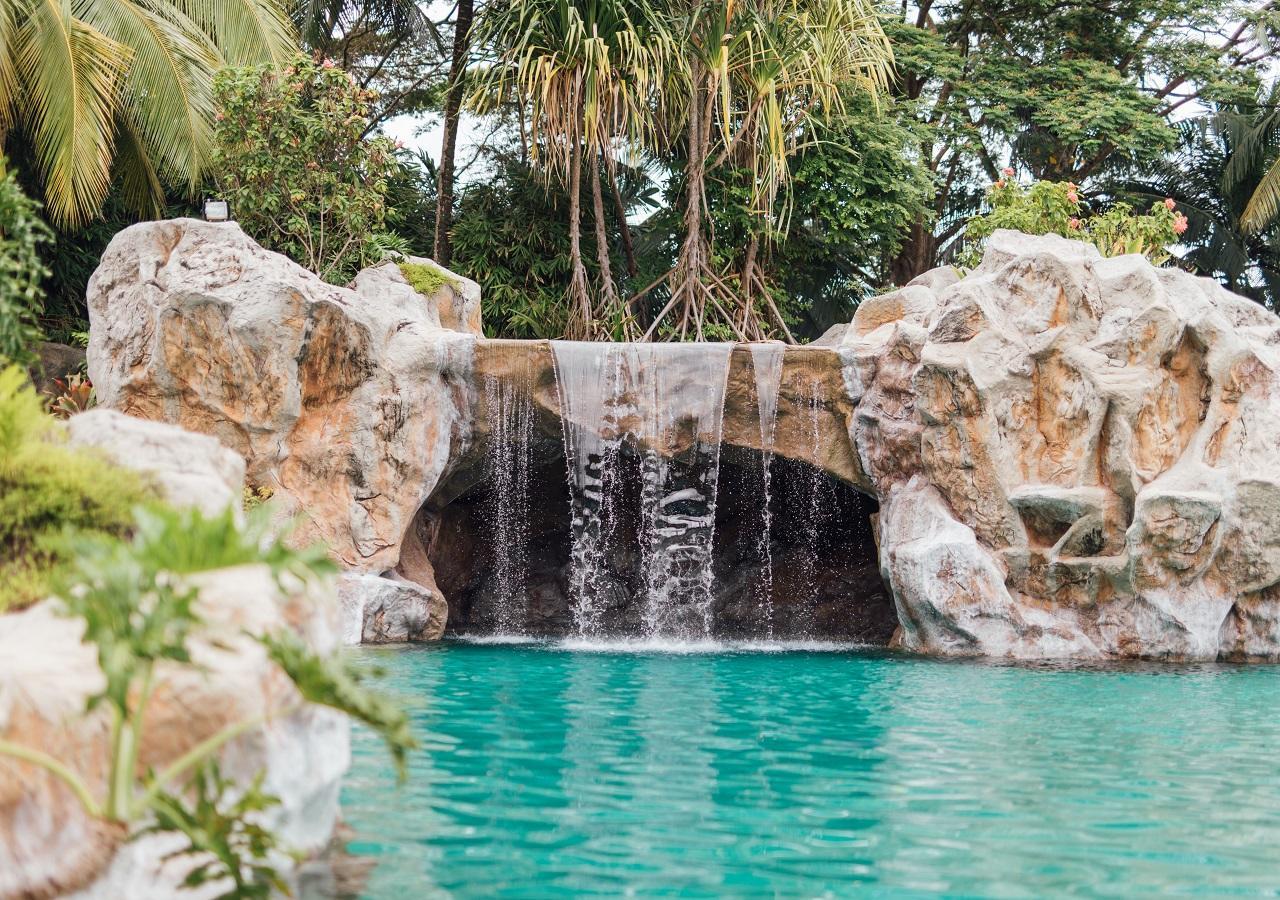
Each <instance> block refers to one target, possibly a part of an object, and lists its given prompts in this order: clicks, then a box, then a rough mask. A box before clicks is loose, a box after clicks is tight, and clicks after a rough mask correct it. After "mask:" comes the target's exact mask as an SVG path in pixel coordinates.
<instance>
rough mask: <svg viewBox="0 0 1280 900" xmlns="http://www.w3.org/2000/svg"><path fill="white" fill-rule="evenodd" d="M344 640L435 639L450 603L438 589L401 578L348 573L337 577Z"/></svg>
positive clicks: (354, 642) (395, 640)
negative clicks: (433, 589) (434, 589)
mask: <svg viewBox="0 0 1280 900" xmlns="http://www.w3.org/2000/svg"><path fill="white" fill-rule="evenodd" d="M338 603H339V606H340V607H341V610H342V640H343V643H346V644H359V643H365V644H398V643H404V642H411V641H438V640H439V639H440V638H441V637H442V636H443V635H444V626H445V622H446V620H447V619H448V617H449V606H448V604H447V603H445V601H444V597H442V596H440V592H439V591H432V590H428V589H427V588H425V587H422V586H421V585H418V584H414V583H413V582H412V581H408V580H406V579H404V578H384V577H382V576H379V575H361V574H358V573H348V574H346V575H343V576H342V577H341V578H340V579H339V581H338Z"/></svg>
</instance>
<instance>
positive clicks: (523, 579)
mask: <svg viewBox="0 0 1280 900" xmlns="http://www.w3.org/2000/svg"><path fill="white" fill-rule="evenodd" d="M530 391H531V385H530V378H529V375H528V373H525V377H524V378H521V379H510V378H498V377H497V376H494V375H489V376H487V377H486V378H485V403H486V405H487V408H488V416H489V422H490V423H491V426H490V427H491V428H492V436H491V438H490V440H489V445H488V454H487V457H486V460H485V469H486V476H487V479H488V484H489V485H490V491H489V504H490V509H489V514H488V521H489V522H490V523H491V528H492V535H491V540H492V544H491V545H490V546H492V547H493V548H494V549H495V550H496V551H497V552H495V553H494V554H493V562H492V565H493V570H492V571H493V575H492V577H493V583H494V586H495V588H496V593H497V597H496V598H495V599H496V601H497V609H496V613H497V615H496V622H495V626H496V629H497V631H498V633H500V634H514V633H517V632H518V631H520V629H521V627H522V625H523V623H524V619H525V615H526V610H527V607H528V597H527V595H526V589H527V582H528V562H529V560H528V549H527V548H528V543H529V540H528V539H529V535H528V528H529V469H530V455H531V445H532V443H533V400H532V397H531V395H530Z"/></svg>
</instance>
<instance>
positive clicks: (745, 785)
mask: <svg viewBox="0 0 1280 900" xmlns="http://www.w3.org/2000/svg"><path fill="white" fill-rule="evenodd" d="M622 649H623V650H624V651H625V652H605V651H601V650H599V648H596V649H595V650H594V651H593V652H583V651H581V650H569V649H566V648H564V647H563V646H555V645H509V646H495V645H482V644H464V643H460V642H458V643H446V644H444V645H440V646H435V647H429V648H423V649H412V650H373V649H363V650H359V651H356V652H358V653H360V654H361V655H362V656H364V657H367V658H369V659H370V660H372V661H375V662H376V663H378V664H380V665H382V666H384V667H386V668H387V669H388V670H389V681H388V686H389V687H390V689H392V690H394V691H395V692H396V693H397V694H399V695H400V696H402V697H403V698H405V699H406V702H408V703H410V704H411V706H412V708H413V718H414V727H415V731H416V733H417V734H418V735H419V738H420V740H422V742H423V748H422V750H421V751H420V752H418V753H417V754H415V756H414V758H413V761H412V765H411V775H410V779H409V781H408V783H407V784H405V785H404V786H402V787H397V785H396V781H395V775H394V772H393V771H392V768H391V766H390V764H389V761H388V760H387V758H386V755H385V753H384V752H383V751H382V749H381V747H380V746H379V745H378V744H377V743H376V741H375V740H374V739H373V738H372V737H370V736H369V735H367V734H365V733H363V732H362V733H360V734H358V735H357V738H356V741H355V748H354V749H355V763H354V767H353V769H352V772H351V774H350V776H349V778H348V781H347V785H346V789H345V791H344V796H343V802H344V814H345V816H346V818H347V821H348V823H349V824H350V826H351V827H352V828H353V830H354V833H355V837H354V838H353V839H352V840H351V841H350V843H349V845H348V846H349V849H350V851H351V852H353V853H356V854H361V855H368V856H370V857H372V858H373V859H375V860H376V862H377V865H376V866H375V868H374V870H373V871H372V873H371V875H370V877H369V880H368V883H367V885H366V887H365V892H364V894H363V895H364V896H366V897H370V898H379V900H381V898H392V897H420V896H445V895H453V896H466V897H489V896H512V897H529V896H538V897H541V896H571V895H581V894H593V893H594V894H604V895H615V894H620V893H623V892H627V891H632V892H635V893H639V894H654V893H672V892H679V893H682V894H685V895H690V896H760V895H782V896H823V895H828V896H842V895H848V894H850V893H859V892H861V893H866V894H874V895H877V896H885V895H888V896H928V895H933V894H937V893H946V894H951V895H969V896H1044V895H1047V894H1062V893H1067V892H1074V893H1076V894H1080V895H1086V896H1091V895H1098V896H1101V895H1123V896H1133V895H1151V894H1155V893H1160V892H1165V891H1169V890H1186V891H1191V892H1199V893H1206V892H1207V893H1220V892H1236V893H1239V892H1245V893H1257V892H1267V893H1272V892H1274V891H1275V890H1276V889H1277V888H1278V887H1280V866H1277V864H1276V862H1277V859H1278V858H1280V857H1278V854H1280V850H1278V849H1277V848H1278V847H1280V776H1278V775H1277V766H1276V763H1275V752H1274V748H1275V746H1276V744H1277V740H1278V739H1280V716H1277V712H1278V710H1277V699H1278V698H1280V693H1278V689H1280V670H1278V669H1273V668H1267V667H1259V668H1233V667H1217V666H1198V667H1184V668H1181V669H1178V670H1170V669H1160V668H1156V667H1143V668H1135V667H1129V668H1124V669H1095V670H1083V669H1071V668H1063V667H1043V668H1027V667H1013V666H993V665H981V664H957V663H935V662H929V661H923V660H916V659H909V658H903V657H896V656H892V655H885V654H879V655H877V654H866V653H856V652H851V651H846V652H800V651H793V652H787V653H754V652H745V651H743V650H741V649H724V648H717V649H713V650H709V651H708V652H684V653H676V654H671V653H654V652H652V651H647V652H646V651H643V650H641V649H640V648H636V647H634V646H629V647H626V648H622ZM685 649H686V650H689V649H690V648H685ZM824 649H827V650H830V648H824Z"/></svg>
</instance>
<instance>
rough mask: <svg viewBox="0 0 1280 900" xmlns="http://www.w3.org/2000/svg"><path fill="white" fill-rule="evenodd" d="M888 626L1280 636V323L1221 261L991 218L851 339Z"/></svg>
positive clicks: (921, 633)
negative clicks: (1104, 254) (957, 262)
mask: <svg viewBox="0 0 1280 900" xmlns="http://www.w3.org/2000/svg"><path fill="white" fill-rule="evenodd" d="M840 352H841V353H842V354H843V355H844V357H845V359H846V361H847V368H846V371H847V378H848V382H849V385H850V394H851V396H852V399H853V400H854V402H855V403H856V404H857V406H856V412H855V416H854V420H853V424H852V428H851V431H852V438H853V443H854V445H855V446H856V448H857V450H858V454H859V458H860V461H861V466H862V469H863V472H864V477H865V485H864V486H865V488H866V489H868V490H870V491H872V492H874V493H875V494H876V496H878V497H879V498H880V500H881V504H882V506H881V513H880V516H879V544H880V550H881V568H882V571H883V573H884V576H885V579H886V580H887V581H888V583H889V585H890V586H891V588H892V589H893V593H894V595H895V598H896V601H897V607H898V614H899V620H900V630H899V633H898V638H897V640H898V643H899V644H900V645H901V646H902V647H904V648H907V649H910V650H918V651H922V652H927V653H944V654H986V655H995V656H1012V657H1022V658H1039V657H1067V656H1070V657H1081V658H1088V657H1130V656H1142V657H1171V658H1188V659H1215V658H1225V659H1236V658H1254V657H1268V658H1273V657H1276V656H1278V655H1280V629H1278V628H1277V624H1278V623H1280V468H1277V463H1278V462H1280V379H1278V377H1277V367H1278V366H1280V320H1278V319H1277V318H1276V317H1275V316H1274V315H1272V314H1271V313H1269V312H1267V311H1266V310H1265V309H1263V308H1262V307H1260V306H1258V305H1257V304H1255V303H1253V302H1250V301H1248V300H1246V299H1243V298H1241V297H1237V296H1235V295H1233V294H1230V293H1228V292H1227V291H1225V290H1224V289H1222V288H1221V287H1220V286H1219V285H1218V284H1217V283H1216V282H1214V281H1212V280H1209V279H1204V278H1196V277H1194V276H1192V275H1189V274H1187V273H1185V272H1182V271H1179V270H1176V269H1157V268H1155V267H1153V266H1151V265H1150V264H1149V263H1148V262H1147V261H1146V260H1145V259H1144V258H1142V257H1140V256H1122V257H1118V258H1114V259H1103V258H1101V257H1100V256H1099V254H1098V253H1097V251H1096V250H1095V249H1094V248H1093V247H1091V246H1089V245H1086V244H1082V243H1079V242H1075V241H1067V240H1063V239H1061V238H1057V237H1052V236H1050V237H1041V238H1032V237H1028V236H1026V235H1021V234H1017V233H1014V232H1000V233H997V234H996V235H995V236H994V237H992V239H991V241H990V245H989V247H988V249H987V252H986V255H985V257H984V259H983V262H982V264H981V265H980V266H979V267H978V268H977V269H976V270H975V271H973V272H972V273H970V274H969V275H968V276H967V277H964V278H963V279H961V278H959V277H958V275H957V274H956V273H954V272H953V271H951V270H939V271H937V272H932V273H929V274H928V275H926V276H923V277H922V278H921V279H918V280H917V282H913V283H912V284H910V285H908V286H906V287H905V288H903V289H901V290H899V291H896V292H894V293H892V294H888V295H885V296H881V297H877V298H875V299H874V300H871V301H868V302H867V303H865V304H864V305H863V306H862V307H861V308H860V309H859V310H858V312H857V315H856V316H855V317H854V321H853V324H852V327H851V328H849V329H848V330H847V331H846V332H845V334H844V336H843V340H842V342H841V344H840Z"/></svg>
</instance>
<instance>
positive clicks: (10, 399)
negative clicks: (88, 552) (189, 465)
mask: <svg viewBox="0 0 1280 900" xmlns="http://www.w3.org/2000/svg"><path fill="white" fill-rule="evenodd" d="M61 437H62V436H61V434H60V431H59V427H58V424H57V422H56V421H55V420H54V419H53V417H52V416H50V415H49V414H48V413H46V412H45V410H44V408H43V406H42V404H41V402H40V398H39V397H38V396H37V395H36V392H35V390H34V388H32V387H31V385H30V382H29V381H28V380H27V376H26V373H25V372H24V371H23V370H22V369H20V368H18V367H17V366H11V367H9V368H7V369H0V613H3V612H4V611H5V610H7V609H14V608H20V607H22V606H26V605H28V604H30V603H34V602H35V601H37V600H40V599H42V598H44V597H45V596H47V594H48V592H49V589H50V581H51V579H52V578H53V575H54V573H55V572H56V571H57V569H58V568H59V567H60V566H61V565H62V564H63V563H64V562H65V561H66V560H67V559H69V558H70V554H72V553H74V552H75V543H74V542H68V541H65V540H63V533H64V531H66V530H67V529H71V530H74V531H75V532H77V533H79V534H82V535H91V534H107V535H115V536H123V535H125V534H128V533H129V531H130V530H131V529H132V527H133V523H134V512H133V511H134V509H135V507H137V506H139V505H141V504H145V503H147V502H149V501H150V500H151V499H153V494H152V492H151V490H150V489H149V488H148V486H147V484H146V482H145V481H144V480H143V479H142V478H141V477H139V476H138V475H137V474H136V473H134V472H131V471H127V470H124V469H120V468H118V467H116V466H112V465H111V464H110V463H108V462H107V461H106V460H105V459H104V458H102V457H100V456H98V455H96V454H94V453H92V452H89V451H87V450H78V449H75V448H72V447H68V446H66V444H65V443H63V442H62V440H61Z"/></svg>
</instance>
